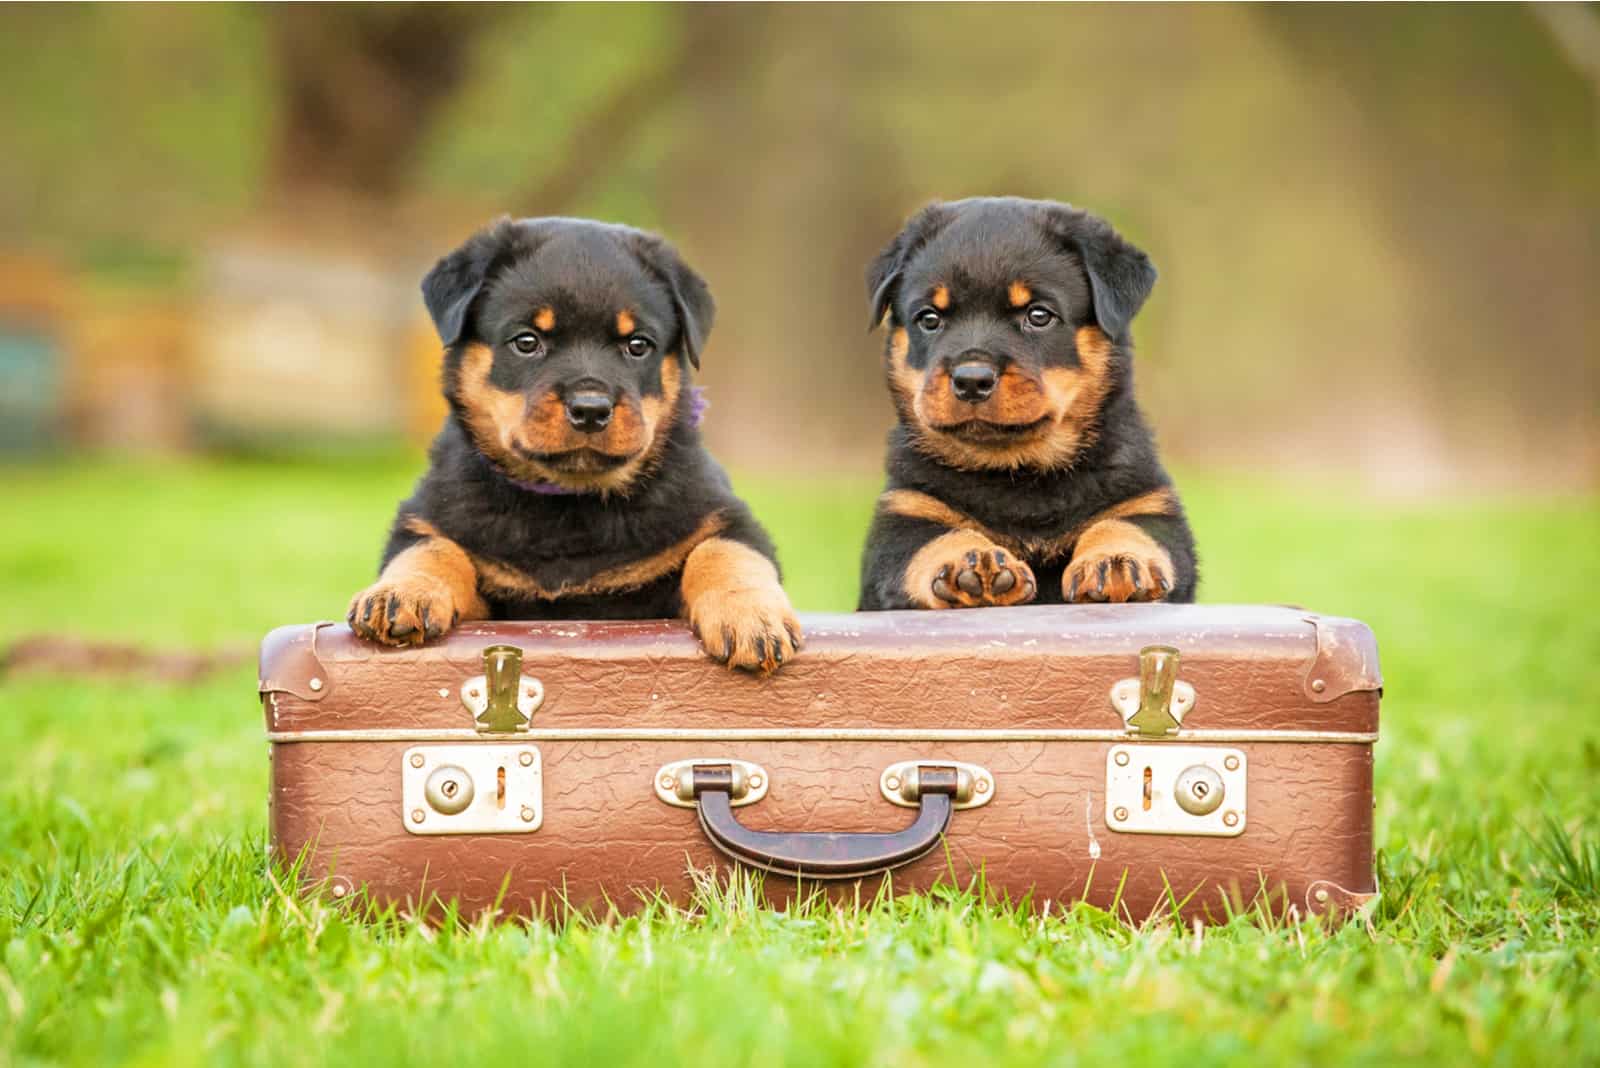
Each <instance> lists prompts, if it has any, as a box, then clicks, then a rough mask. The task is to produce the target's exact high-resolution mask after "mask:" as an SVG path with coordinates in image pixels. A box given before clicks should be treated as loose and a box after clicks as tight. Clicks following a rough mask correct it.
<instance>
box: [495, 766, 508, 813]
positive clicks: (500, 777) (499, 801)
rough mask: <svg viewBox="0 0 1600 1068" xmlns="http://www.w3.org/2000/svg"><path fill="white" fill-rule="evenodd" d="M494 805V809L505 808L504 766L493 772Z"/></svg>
mask: <svg viewBox="0 0 1600 1068" xmlns="http://www.w3.org/2000/svg"><path fill="white" fill-rule="evenodd" d="M494 782H495V787H494V805H495V807H496V808H505V807H506V769H505V767H504V766H502V767H501V768H500V770H499V771H497V772H495V776H494Z"/></svg>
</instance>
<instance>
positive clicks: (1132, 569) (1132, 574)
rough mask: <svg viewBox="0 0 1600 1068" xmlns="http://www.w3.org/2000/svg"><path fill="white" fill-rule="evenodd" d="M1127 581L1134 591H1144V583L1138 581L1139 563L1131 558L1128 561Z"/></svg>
mask: <svg viewBox="0 0 1600 1068" xmlns="http://www.w3.org/2000/svg"><path fill="white" fill-rule="evenodd" d="M1128 582H1129V584H1130V585H1132V586H1133V592H1134V593H1143V592H1144V584H1143V583H1141V582H1140V581H1139V565H1138V564H1137V563H1136V562H1135V561H1133V560H1129V561H1128Z"/></svg>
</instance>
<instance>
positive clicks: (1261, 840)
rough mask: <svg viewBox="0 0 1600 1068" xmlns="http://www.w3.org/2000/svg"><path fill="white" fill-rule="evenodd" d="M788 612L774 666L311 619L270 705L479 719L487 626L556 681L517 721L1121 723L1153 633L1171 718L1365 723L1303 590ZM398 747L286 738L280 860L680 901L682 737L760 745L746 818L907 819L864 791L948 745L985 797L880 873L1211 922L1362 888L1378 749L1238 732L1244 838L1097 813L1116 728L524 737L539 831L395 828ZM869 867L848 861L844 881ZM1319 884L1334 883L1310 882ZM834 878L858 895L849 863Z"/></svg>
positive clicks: (742, 747) (491, 897) (824, 826)
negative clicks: (894, 767)
mask: <svg viewBox="0 0 1600 1068" xmlns="http://www.w3.org/2000/svg"><path fill="white" fill-rule="evenodd" d="M803 618H804V617H803ZM804 621H805V623H806V624H807V630H808V643H807V648H806V649H805V650H804V651H803V652H802V654H801V657H800V659H798V660H797V661H795V662H794V663H793V664H790V665H787V666H785V667H784V668H783V669H782V671H780V672H779V673H778V674H777V675H775V676H773V677H772V678H769V679H756V678H752V677H749V676H742V675H733V674H731V673H729V672H728V671H727V670H726V669H725V668H722V667H720V666H718V665H715V664H713V663H711V662H710V661H709V660H707V659H705V657H704V656H703V655H702V654H701V653H700V652H699V649H698V647H697V645H696V644H695V643H694V641H693V639H692V638H691V637H690V636H689V635H688V634H687V632H686V631H685V630H683V628H682V626H681V625H680V624H676V623H635V624H628V623H622V624H613V623H607V624H584V623H560V624H556V623H495V624H472V625H468V626H465V627H463V628H461V629H460V630H458V631H456V632H454V633H453V634H452V635H451V636H450V637H449V638H448V639H447V640H446V641H444V642H442V643H440V644H439V645H437V646H429V647H424V648H421V649H409V650H408V649H401V650H388V649H377V648H374V647H371V646H366V645H363V644H362V643H360V642H358V641H357V640H356V639H354V638H353V637H352V636H350V635H349V633H348V631H346V630H345V628H344V627H343V626H334V627H324V628H322V629H321V630H320V631H319V632H318V637H317V646H316V655H317V659H318V662H319V663H320V664H321V665H322V667H323V670H325V671H326V672H327V673H328V675H329V677H330V683H331V684H330V685H329V686H328V687H327V689H326V690H325V697H324V698H323V699H321V700H319V701H316V702H309V701H303V700H300V699H298V698H295V697H294V696H293V694H292V693H289V692H288V691H272V692H269V694H268V695H267V709H268V723H269V728H270V729H274V730H278V731H285V730H295V731H315V730H326V729H340V728H343V729H360V728H386V727H412V728H461V727H465V726H469V725H470V723H471V716H470V714H469V713H468V712H466V710H465V709H464V708H463V707H462V705H461V703H460V700H459V696H458V693H457V691H458V689H459V687H460V684H461V682H462V681H464V680H465V679H466V678H468V677H470V676H472V675H475V674H478V673H480V672H481V671H482V666H481V659H480V654H481V650H482V648H483V647H484V646H485V645H489V644H494V643H495V642H510V643H511V644H515V645H518V646H520V647H522V648H523V649H524V650H525V652H526V653H527V659H526V661H525V663H524V668H523V670H524V673H525V674H530V675H535V676H537V677H538V678H540V679H541V681H543V683H544V685H545V687H546V699H545V703H544V706H543V707H542V708H541V709H540V710H539V711H538V712H537V713H536V714H535V717H534V723H535V726H536V727H540V728H549V727H566V728H586V727H593V728H615V727H632V728H663V729H666V728H685V727H690V728H717V727H754V726H759V727H855V728H860V727H880V728H912V727H915V728H921V729H933V730H937V729H952V728H959V729H972V728H1102V729H1103V728H1115V727H1117V726H1119V725H1120V722H1121V721H1120V718H1119V717H1118V716H1117V714H1116V713H1115V712H1114V711H1113V710H1112V709H1111V706H1110V703H1109V698H1108V694H1109V690H1110V687H1111V684H1112V683H1113V682H1115V681H1117V680H1118V679H1120V678H1125V677H1129V676H1132V675H1136V674H1137V655H1138V650H1139V649H1140V648H1141V647H1143V646H1145V645H1151V644H1169V645H1174V646H1177V647H1178V648H1179V649H1180V650H1181V651H1182V663H1181V666H1180V669H1179V677H1180V678H1182V679H1184V680H1186V681H1188V682H1190V683H1192V684H1193V685H1194V686H1195V689H1196V691H1197V693H1198V695H1199V696H1198V700H1197V702H1196V706H1195V709H1194V710H1193V711H1192V712H1191V713H1190V714H1189V716H1188V718H1187V719H1186V720H1185V726H1186V727H1193V728H1201V729H1215V730H1227V729H1252V730H1263V729H1264V730H1280V729H1287V730H1343V731H1375V730H1376V729H1377V709H1378V696H1377V693H1376V692H1375V691H1370V690H1363V691H1355V692H1351V693H1349V694H1346V695H1344V696H1341V697H1339V698H1338V699H1336V700H1332V701H1328V702H1326V703H1315V702H1313V701H1312V700H1311V699H1310V698H1309V696H1308V695H1307V694H1306V692H1305V690H1304V689H1303V687H1302V683H1303V680H1304V678H1305V672H1306V669H1307V665H1308V664H1309V663H1310V662H1311V661H1312V660H1313V658H1315V657H1316V656H1317V655H1318V643H1317V640H1316V627H1315V626H1314V625H1312V624H1309V623H1307V622H1306V617H1305V614H1304V613H1302V612H1298V611H1292V610H1287V609H1285V610H1279V609H1264V608H1236V609H1229V608H1219V607H1213V606H1205V607H1188V606H1184V607H1178V606H1161V605H1155V606H1142V605H1141V606H1095V607H1094V608H1083V607H1062V608H1054V607H1052V608H1024V609H983V610H978V611H972V612H923V613H875V614H871V615H854V616H827V617H823V616H812V617H809V618H804ZM1341 623H1345V624H1346V625H1354V626H1359V624H1348V623H1347V621H1341ZM262 677H263V678H268V677H274V676H271V675H269V674H268V673H267V672H266V671H265V670H264V672H263V675H262ZM276 677H281V672H280V673H279V675H278V676H276ZM441 689H444V690H446V691H447V693H448V696H447V697H440V695H439V691H440V690H441ZM274 706H276V708H274ZM496 740H502V739H496ZM411 744H413V743H410V742H325V741H315V740H312V741H297V742H292V743H283V744H279V745H276V746H275V747H274V752H273V773H272V796H271V827H272V835H273V840H274V842H275V844H276V846H277V848H278V850H279V851H280V853H281V855H283V856H285V857H288V858H293V857H295V856H297V855H299V854H300V853H301V851H302V850H305V851H307V852H308V854H309V857H310V861H309V863H308V864H307V865H306V868H305V874H306V877H307V878H309V879H319V878H321V877H323V876H326V875H329V874H332V875H335V876H337V877H338V878H339V880H340V881H342V882H346V883H348V884H352V885H363V884H364V885H366V886H367V887H368V889H369V890H370V891H371V892H372V893H373V894H374V895H375V896H377V897H378V898H380V899H382V900H391V901H398V902H401V903H405V904H409V905H410V906H412V907H417V906H419V905H421V904H422V903H424V902H426V901H428V899H429V898H430V897H433V896H435V895H436V896H437V897H439V898H443V899H452V898H453V899H456V900H458V901H459V902H460V903H461V904H462V906H463V907H464V909H465V910H466V911H468V912H469V913H471V912H476V911H478V910H480V909H483V908H486V907H488V906H490V905H491V904H492V903H493V902H494V901H495V900H496V898H498V897H500V895H501V892H502V887H503V886H504V888H505V896H504V899H503V900H502V902H501V908H502V910H505V911H511V912H527V911H529V910H538V909H540V908H544V909H550V908H552V907H556V906H557V905H559V903H561V902H563V901H565V902H568V903H570V904H572V905H575V906H578V907H583V908H591V909H598V910H603V909H604V908H605V907H607V904H608V903H609V904H615V905H617V906H618V907H619V908H623V909H627V908H628V907H630V906H631V905H635V904H637V903H638V902H639V901H640V900H641V897H640V894H641V893H648V892H651V891H654V890H658V889H659V890H663V891H665V892H667V893H668V894H669V895H670V896H671V897H672V898H673V899H675V900H677V901H679V902H684V901H687V899H688V897H689V895H690V893H691V890H692V879H691V877H690V874H689V872H690V868H691V866H692V867H694V868H696V869H700V870H704V869H707V868H710V867H713V866H714V867H716V868H718V869H720V870H726V869H727V868H728V867H729V866H730V865H731V863H732V862H731V861H729V860H727V859H726V858H725V857H723V856H722V855H721V854H720V853H718V852H717V851H716V850H715V849H714V848H713V847H712V846H711V845H710V843H709V842H708V841H707V840H706V838H705V837H704V835H703V834H702V833H701V831H700V828H699V824H698V821H697V819H696V814H695V812H694V811H693V810H691V809H687V808H678V807H673V806H670V805H667V804H665V803H663V802H662V801H661V800H659V799H658V798H657V796H656V794H655V791H654V786H653V779H654V775H655V772H656V770H657V769H658V768H660V767H661V765H663V764H665V763H667V762H669V761H672V760H679V759H684V758H691V757H693V758H727V757H736V758H739V759H743V760H750V761H754V762H755V763H757V764H760V765H762V766H763V767H764V768H765V769H766V771H767V772H768V775H769V776H770V788H769V792H768V795H767V797H766V798H765V799H763V800H762V801H760V802H758V803H756V804H754V805H749V806H745V807H741V808H739V809H737V810H736V812H737V814H738V816H739V818H740V819H741V820H742V821H743V822H745V823H746V824H748V825H749V826H751V827H753V828H757V829H764V830H779V829H783V830H803V831H825V830H833V831H873V830H877V831H882V830H892V829H897V828H900V827H904V826H906V825H907V824H909V823H910V822H911V820H912V819H913V818H914V816H915V813H914V812H913V811H912V810H910V809H907V808H901V807H898V806H895V805H891V804H890V803H889V802H888V801H886V800H885V799H884V798H883V797H882V796H881V794H880V793H879V792H878V778H879V775H880V773H881V772H882V771H883V769H884V768H885V767H886V766H888V765H889V764H891V763H894V762H897V761H902V760H962V761H968V762H971V763H975V764H978V765H981V766H983V767H985V768H987V769H988V770H989V771H990V772H991V773H992V774H993V775H994V777H995V795H994V798H993V800H992V801H991V802H990V803H989V804H988V805H986V806H984V807H981V808H976V809H969V810H963V811H957V812H956V813H955V814H954V816H953V817H952V820H951V823H950V829H949V833H948V835H947V837H946V843H945V844H946V848H945V849H941V850H936V851H935V852H934V853H932V854H930V855H929V856H927V857H924V858H922V859H920V860H917V861H915V862H913V863H911V864H909V865H906V866H905V867H903V868H900V869H898V870H896V871H895V872H894V873H893V875H892V879H893V885H894V887H895V888H896V889H897V890H905V889H913V888H926V887H928V886H930V885H933V884H934V883H935V882H938V881H941V880H942V881H943V882H945V883H947V884H948V883H951V882H954V883H957V884H960V885H965V884H966V883H967V882H968V881H969V880H970V879H972V877H973V876H974V875H975V874H976V873H977V872H978V871H979V870H980V869H981V870H982V872H983V875H984V878H985V880H986V882H987V885H988V887H989V889H990V891H991V892H992V893H995V894H1000V895H1007V896H1009V897H1010V898H1012V899H1013V900H1015V899H1018V898H1020V897H1021V896H1022V895H1024V894H1027V893H1030V892H1031V893H1032V894H1033V899H1034V901H1035V903H1036V904H1037V905H1042V904H1043V903H1044V902H1045V901H1051V902H1067V901H1073V900H1078V899H1086V900H1088V901H1090V902H1092V903H1094V904H1096V905H1099V906H1102V907H1111V906H1112V905H1113V904H1114V903H1115V904H1116V905H1117V907H1118V909H1119V911H1125V913H1126V914H1128V915H1130V916H1131V917H1132V918H1133V919H1135V920H1138V919H1142V918H1144V917H1145V916H1146V915H1148V914H1149V913H1150V911H1151V910H1152V909H1154V908H1157V907H1158V906H1160V905H1161V903H1162V902H1163V900H1164V895H1165V887H1166V886H1167V885H1170V886H1171V888H1172V890H1173V891H1174V893H1175V894H1176V896H1177V897H1178V898H1179V899H1183V898H1185V897H1187V896H1188V895H1190V894H1191V892H1193V896H1192V897H1190V898H1189V901H1188V904H1187V905H1186V907H1185V910H1184V911H1185V912H1186V913H1189V914H1194V915H1210V916H1212V917H1217V918H1220V917H1221V916H1222V915H1223V914H1224V906H1223V898H1224V896H1225V895H1226V896H1229V897H1231V898H1232V899H1233V900H1235V901H1243V902H1249V901H1250V900H1251V899H1252V898H1254V897H1255V896H1256V894H1257V892H1258V891H1259V890H1260V889H1261V888H1262V887H1263V886H1265V887H1267V888H1268V890H1269V892H1271V893H1272V894H1274V895H1275V899H1276V900H1277V901H1278V902H1280V903H1292V904H1294V905H1295V906H1296V907H1299V908H1307V907H1309V908H1311V909H1314V910H1322V909H1325V908H1336V909H1344V910H1347V909H1349V908H1351V907H1353V904H1354V903H1358V902H1359V900H1361V899H1363V898H1364V897H1365V896H1366V895H1370V894H1371V893H1373V892H1374V891H1375V890H1376V887H1375V885H1374V882H1373V871H1372V859H1373V858H1372V831H1373V828H1372V750H1371V746H1369V745H1363V744H1349V743H1337V744H1308V743H1299V742H1294V743H1289V742H1264V743H1244V744H1239V743H1228V744H1233V745H1236V747H1237V748H1240V749H1242V750H1244V751H1245V753H1246V757H1247V767H1248V772H1247V774H1248V776H1249V778H1248V795H1249V796H1248V805H1247V819H1246V829H1245V831H1244V833H1243V834H1241V835H1239V836H1238V837H1234V838H1210V837H1185V836H1178V835H1139V834H1124V833H1119V832H1116V831H1113V830H1111V829H1110V827H1108V826H1107V825H1106V814H1105V811H1104V800H1105V779H1106V758H1107V753H1108V751H1109V749H1110V748H1111V745H1112V743H1110V742H1103V741H1049V742H1039V741H1035V742H1012V741H1006V742H992V741H984V742H969V741H957V742H921V743H919V742H902V741H755V742H751V741H739V742H720V741H705V740H688V741H624V740H594V741H547V742H535V743H534V744H536V745H537V747H538V749H539V751H540V754H541V758H542V763H543V813H544V814H543V822H542V825H541V826H540V828H539V829H538V830H537V831H534V832H531V833H527V834H510V835H472V836H459V837H457V836H419V835H413V834H411V833H409V832H408V831H407V830H406V828H405V824H404V822H403V821H404V820H405V818H406V814H405V813H404V811H403V810H402V809H403V806H402V802H401V788H402V768H401V762H402V758H403V754H404V752H405V750H406V749H407V748H408V746H409V745H411ZM427 744H430V745H440V744H446V743H441V742H430V743H427ZM461 744H464V745H472V744H474V743H472V742H470V741H469V742H463V743H461ZM1149 744H1152V745H1174V744H1182V743H1174V742H1154V743H1149ZM1096 852H1098V858H1097V859H1096V858H1095V856H1094V855H1093V854H1095V853H1096ZM878 883H879V877H872V878H868V879H864V880H861V881H860V893H862V894H863V895H870V894H871V893H873V892H874V891H875V890H876V889H877V886H878ZM1315 884H1328V885H1332V886H1334V887H1336V888H1339V890H1340V891H1342V892H1340V893H1334V894H1329V895H1324V896H1325V897H1326V898H1327V899H1328V900H1327V901H1325V902H1318V901H1317V900H1316V894H1315V889H1314V885H1315ZM766 888H767V894H768V896H769V897H770V898H772V899H773V900H775V901H783V900H786V899H787V898H788V897H789V896H790V895H791V894H792V893H793V892H794V888H795V883H794V882H793V880H790V879H786V878H782V877H778V876H772V875H769V876H767V878H766ZM829 892H830V893H835V894H842V895H845V896H853V895H854V894H855V893H857V883H856V882H844V883H835V884H830V885H829Z"/></svg>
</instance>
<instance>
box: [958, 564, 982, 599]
mask: <svg viewBox="0 0 1600 1068" xmlns="http://www.w3.org/2000/svg"><path fill="white" fill-rule="evenodd" d="M956 585H957V586H960V587H961V589H962V591H963V592H965V593H966V594H967V596H969V597H982V596H983V577H982V576H981V575H979V574H978V573H977V572H976V571H973V570H972V569H971V568H966V569H963V570H962V571H961V573H960V574H958V575H956Z"/></svg>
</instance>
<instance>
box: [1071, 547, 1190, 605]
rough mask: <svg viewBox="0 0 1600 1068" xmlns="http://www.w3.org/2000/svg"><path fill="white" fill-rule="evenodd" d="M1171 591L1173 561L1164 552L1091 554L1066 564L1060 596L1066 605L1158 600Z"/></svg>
mask: <svg viewBox="0 0 1600 1068" xmlns="http://www.w3.org/2000/svg"><path fill="white" fill-rule="evenodd" d="M1171 592H1172V561H1171V560H1170V559H1168V558H1167V555H1166V553H1163V552H1160V551H1159V550H1156V551H1152V552H1138V551H1123V552H1114V551H1113V552H1092V553H1088V554H1085V555H1083V556H1080V557H1078V558H1076V559H1074V560H1073V561H1072V563H1071V564H1070V565H1068V567H1067V570H1066V571H1065V572H1064V573H1063V574H1062V576H1061V595H1062V597H1063V598H1064V599H1065V600H1066V601H1067V603H1068V604H1074V603H1076V604H1081V603H1083V602H1085V601H1111V602H1115V603H1120V602H1124V601H1159V600H1161V599H1162V598H1164V597H1166V595H1167V594H1169V593H1171Z"/></svg>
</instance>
